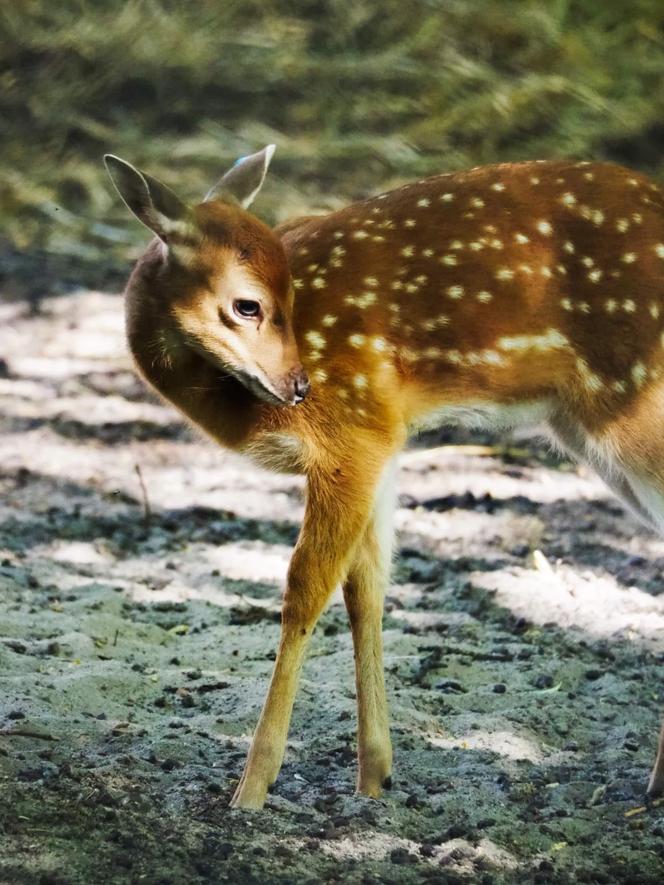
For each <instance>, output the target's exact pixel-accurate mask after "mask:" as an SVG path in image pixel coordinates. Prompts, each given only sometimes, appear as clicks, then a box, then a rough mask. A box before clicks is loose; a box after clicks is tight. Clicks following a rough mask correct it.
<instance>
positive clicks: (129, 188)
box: [104, 154, 193, 243]
mask: <svg viewBox="0 0 664 885" xmlns="http://www.w3.org/2000/svg"><path fill="white" fill-rule="evenodd" d="M104 163H105V164H106V169H107V170H108V174H109V175H110V176H111V181H112V182H113V184H114V185H115V187H116V189H117V191H118V193H119V194H120V196H121V197H122V199H123V200H124V202H125V203H126V205H127V207H128V208H129V209H130V211H131V212H133V214H134V215H135V216H136V217H137V218H138V220H139V221H142V222H143V224H144V225H145V226H146V227H149V228H150V230H151V231H152V232H153V233H155V234H156V235H157V236H158V237H159V238H160V239H161V240H163V241H164V242H165V243H168V242H169V240H170V239H171V238H172V237H175V238H178V237H180V238H186V237H187V236H189V235H190V233H191V230H192V229H193V219H192V213H191V210H190V209H189V208H188V207H187V206H186V204H185V203H183V202H182V200H181V199H180V198H179V197H178V196H177V194H175V193H173V191H172V190H171V189H170V188H169V187H166V185H165V184H163V183H162V182H161V181H158V180H157V179H156V178H153V177H152V176H151V175H148V174H147V173H145V172H141V171H140V170H139V169H136V168H135V167H134V166H132V165H131V163H127V161H126V160H121V159H120V157H116V156H114V155H113V154H105V156H104Z"/></svg>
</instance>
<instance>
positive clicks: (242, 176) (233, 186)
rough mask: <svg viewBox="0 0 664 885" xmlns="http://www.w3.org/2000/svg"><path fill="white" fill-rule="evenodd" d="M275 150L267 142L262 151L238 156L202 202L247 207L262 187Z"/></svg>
mask: <svg viewBox="0 0 664 885" xmlns="http://www.w3.org/2000/svg"><path fill="white" fill-rule="evenodd" d="M275 150H276V145H274V144H268V146H267V147H264V148H263V150H262V151H258V153H256V154H250V155H249V156H248V157H240V159H239V160H237V161H236V163H235V165H234V166H232V167H231V168H230V169H229V170H228V172H227V173H226V174H225V175H224V176H223V178H220V179H219V181H218V182H217V183H216V184H215V185H214V187H213V188H211V189H210V190H209V191H208V192H207V194H206V195H205V200H204V202H206V203H207V202H208V201H209V200H221V201H222V202H228V203H236V204H239V205H240V206H242V208H243V209H247V208H248V207H249V206H250V205H251V204H252V203H253V201H254V197H255V196H256V194H257V193H258V191H259V190H260V189H261V188H262V187H263V182H264V181H265V176H266V174H267V170H268V166H269V165H270V161H271V160H272V157H273V155H274V152H275Z"/></svg>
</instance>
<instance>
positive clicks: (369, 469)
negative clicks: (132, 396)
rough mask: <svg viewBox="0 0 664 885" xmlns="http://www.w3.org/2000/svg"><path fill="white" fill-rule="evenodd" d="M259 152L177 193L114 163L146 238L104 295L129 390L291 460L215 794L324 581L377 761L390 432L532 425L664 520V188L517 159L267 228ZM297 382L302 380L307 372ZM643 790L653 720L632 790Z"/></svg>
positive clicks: (270, 700) (277, 687)
mask: <svg viewBox="0 0 664 885" xmlns="http://www.w3.org/2000/svg"><path fill="white" fill-rule="evenodd" d="M273 151H274V146H273V145H270V146H269V147H267V148H265V149H264V150H262V151H260V152H258V153H256V154H253V155H251V156H249V157H245V158H243V159H241V160H239V161H238V162H237V163H236V164H235V166H233V167H232V168H231V169H230V171H228V172H227V173H226V175H224V176H223V178H221V179H220V181H219V182H218V183H217V185H215V186H214V187H213V188H212V190H211V191H210V192H209V193H208V194H207V196H206V198H205V200H204V202H202V203H201V204H200V205H196V206H193V207H190V206H187V205H185V204H184V203H183V202H182V201H181V200H180V199H179V198H178V197H177V196H176V195H175V194H174V193H173V191H171V190H170V189H169V188H167V187H166V186H165V185H163V184H161V183H160V182H158V181H156V180H155V179H154V178H152V177H150V176H148V175H146V174H144V173H142V172H139V171H138V170H137V169H135V168H134V167H133V166H131V165H129V164H128V163H126V162H124V161H123V160H120V159H118V158H117V157H114V156H112V155H107V157H106V164H107V168H108V171H109V173H110V175H111V178H112V179H113V182H114V183H115V186H116V187H117V189H118V191H119V193H120V195H121V196H122V198H123V199H124V201H125V202H126V204H127V206H128V207H129V209H130V210H131V211H132V212H133V213H134V214H135V215H136V216H137V217H138V218H139V219H140V220H141V221H142V222H143V223H144V224H145V225H147V227H149V228H150V229H151V230H152V231H153V233H154V234H156V239H154V240H153V241H152V242H151V244H150V245H149V246H148V248H147V250H146V252H145V253H144V255H143V256H142V258H141V259H140V260H139V262H138V264H137V266H136V268H135V269H134V271H133V273H132V275H131V278H130V280H129V283H128V285H127V290H126V313H127V335H128V340H129V345H130V348H131V351H132V353H133V355H134V358H135V361H136V363H137V365H138V369H139V370H140V372H141V373H142V375H143V376H144V378H145V379H146V381H147V382H148V383H149V384H150V385H151V386H152V387H153V388H154V389H155V390H156V391H157V392H158V393H159V394H161V395H162V396H163V397H165V398H166V399H167V400H169V401H170V402H171V403H173V404H174V405H175V406H176V407H177V408H178V409H180V411H182V412H183V413H184V414H185V415H186V417H187V418H189V419H190V420H191V421H192V422H194V424H196V425H198V426H199V427H201V428H202V429H203V430H205V431H206V432H207V433H208V434H210V435H211V436H212V437H213V438H214V439H215V440H217V441H218V442H219V443H221V444H222V445H225V446H228V447H230V448H231V449H234V450H236V451H239V452H244V453H246V454H247V455H249V456H251V457H253V458H254V459H255V460H256V461H258V462H259V463H261V464H263V465H267V466H268V467H270V468H273V469H275V470H280V471H290V472H298V473H304V474H305V475H306V478H307V499H306V511H305V516H304V521H303V525H302V528H301V532H300V535H299V539H298V541H297V544H296V546H295V549H294V552H293V556H292V559H291V563H290V566H289V571H288V580H287V586H286V590H285V595H284V600H283V611H282V626H281V639H280V644H279V649H278V653H277V657H276V661H275V665H274V671H273V674H272V679H271V682H270V687H269V691H268V694H267V698H266V700H265V704H264V707H263V710H262V713H261V716H260V720H259V722H258V725H257V728H256V731H255V734H254V738H253V742H252V745H251V749H250V752H249V756H248V759H247V763H246V767H245V770H244V774H243V776H242V779H241V781H240V783H239V786H238V787H237V791H236V793H235V796H234V797H233V800H232V804H233V805H235V806H238V807H242V808H261V807H262V805H263V803H264V801H265V797H266V792H267V789H268V786H269V785H270V784H272V783H273V782H274V780H275V779H276V777H277V774H278V772H279V768H280V766H281V762H282V759H283V755H284V749H285V745H286V739H287V732H288V725H289V720H290V717H291V711H292V707H293V701H294V698H295V693H296V689H297V683H298V675H299V672H300V669H301V666H302V661H303V657H304V654H305V649H306V647H307V644H308V642H309V639H310V637H311V634H312V631H313V629H314V626H315V624H316V621H317V620H318V617H319V615H320V614H321V612H322V611H323V609H324V607H325V605H326V603H327V602H328V600H329V599H330V596H331V595H332V593H333V591H334V589H335V587H336V586H337V585H338V584H339V583H341V584H342V587H343V595H344V599H345V603H346V606H347V609H348V614H349V618H350V624H351V630H352V637H353V644H354V650H355V666H356V687H357V703H358V762H359V771H358V781H357V787H358V790H359V791H360V792H361V793H364V794H366V795H368V796H374V797H376V796H379V795H380V793H381V787H383V786H385V785H387V784H389V779H390V775H391V767H392V752H391V745H390V736H389V724H388V711H387V702H386V698H385V687H384V677H383V665H382V640H381V621H382V601H383V592H384V589H385V585H386V582H387V580H388V576H389V567H390V558H391V546H392V541H393V530H392V513H393V509H394V503H395V464H396V458H397V454H398V452H399V450H400V449H401V448H402V447H403V445H404V443H405V441H406V439H407V436H408V434H409V433H411V432H413V431H415V430H418V429H420V428H423V427H433V426H438V425H441V424H444V423H449V422H464V423H468V424H470V425H475V426H480V425H481V426H489V427H500V428H508V427H513V426H515V425H523V424H526V423H529V422H537V423H539V422H544V423H545V424H546V425H547V426H548V429H549V430H550V431H551V434H552V436H553V437H554V438H555V439H556V440H557V441H558V442H559V443H560V445H562V446H563V447H564V448H565V449H566V450H567V451H569V452H570V453H571V454H572V455H573V456H575V457H576V458H577V459H579V460H581V461H585V462H588V463H590V464H591V465H592V466H593V467H594V468H595V470H596V471H597V472H598V474H599V475H600V476H601V477H602V478H603V479H604V480H605V482H606V483H607V484H608V485H609V486H610V487H611V489H613V491H614V492H615V493H616V494H617V495H618V496H619V497H620V498H621V499H622V500H623V501H624V502H625V504H627V505H628V506H629V508H630V509H631V510H632V511H634V513H635V514H636V515H637V516H639V517H640V518H641V519H642V521H643V522H645V523H646V524H647V525H648V526H650V527H651V528H653V529H655V530H658V531H660V532H662V531H664V196H663V195H662V192H661V191H660V189H659V188H658V187H657V186H656V185H655V184H654V183H652V182H651V181H649V180H648V179H647V178H645V177H644V176H642V175H638V174H636V173H633V172H631V171H629V170H626V169H622V168H620V167H617V166H613V165H610V164H605V163H587V162H580V163H577V162H548V161H546V162H524V163H515V164H502V165H494V166H486V167H480V168H476V169H472V170H470V171H468V172H459V173H453V174H444V175H439V176H434V177H433V178H428V179H426V180H424V181H418V182H415V183H412V184H407V185H405V186H403V187H400V188H398V189H397V190H394V191H391V192H390V193H384V194H380V195H379V196H376V197H372V198H370V199H367V200H364V201H362V202H359V203H356V204H354V205H351V206H348V207H347V208H345V209H342V210H340V211H337V212H332V213H330V214H329V215H325V216H320V217H306V218H299V219H296V220H293V221H290V222H288V223H286V224H284V225H281V226H280V227H277V228H276V229H275V230H274V231H272V230H270V229H269V228H268V227H266V226H265V225H264V224H263V223H262V222H261V221H259V220H258V219H257V218H256V217H254V216H253V215H251V214H249V213H248V212H247V211H246V209H247V207H248V206H249V205H250V203H251V201H252V200H253V198H254V197H255V196H256V194H257V193H258V191H259V189H260V188H261V186H262V184H263V181H264V178H265V175H266V172H267V168H268V165H269V162H270V160H271V158H272V154H273ZM309 379H310V380H309ZM663 788H664V730H663V731H662V734H661V735H660V741H659V750H658V754H657V760H656V762H655V766H654V769H653V772H652V775H651V778H650V782H649V785H648V790H649V792H650V793H656V792H659V791H661V790H662V789H663Z"/></svg>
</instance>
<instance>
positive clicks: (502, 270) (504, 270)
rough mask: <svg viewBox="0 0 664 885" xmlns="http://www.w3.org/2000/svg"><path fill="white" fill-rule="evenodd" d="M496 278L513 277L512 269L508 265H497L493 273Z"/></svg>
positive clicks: (509, 278) (507, 278) (508, 278)
mask: <svg viewBox="0 0 664 885" xmlns="http://www.w3.org/2000/svg"><path fill="white" fill-rule="evenodd" d="M495 277H496V279H497V280H511V279H513V278H514V271H513V270H510V268H509V267H499V268H498V270H497V271H496V273H495Z"/></svg>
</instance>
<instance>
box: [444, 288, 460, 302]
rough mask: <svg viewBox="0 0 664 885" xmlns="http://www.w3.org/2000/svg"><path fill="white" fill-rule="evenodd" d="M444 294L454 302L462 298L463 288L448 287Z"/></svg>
mask: <svg viewBox="0 0 664 885" xmlns="http://www.w3.org/2000/svg"><path fill="white" fill-rule="evenodd" d="M445 292H446V294H447V296H448V297H449V298H453V299H455V300H458V299H459V298H463V286H448V288H447V289H446V290H445Z"/></svg>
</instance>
